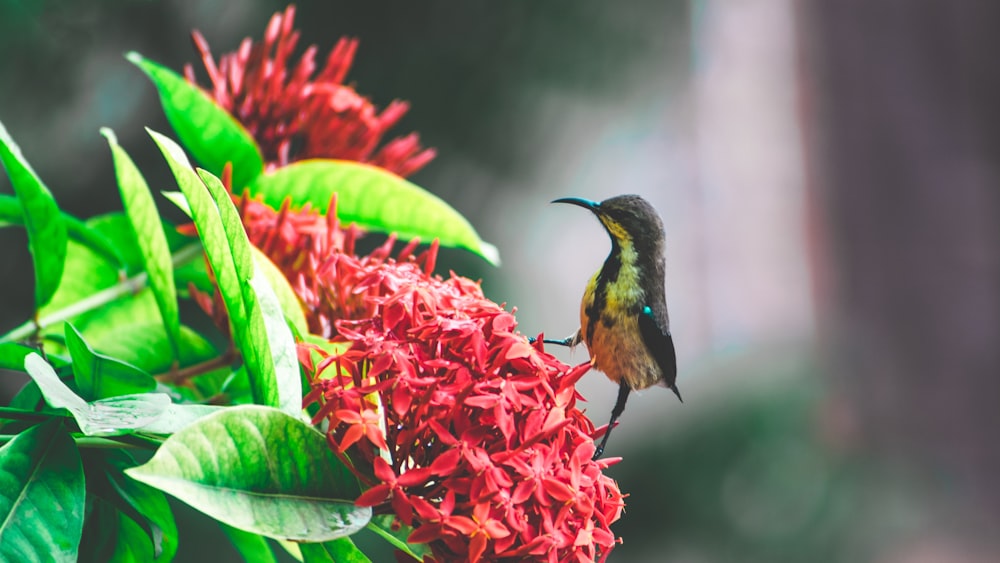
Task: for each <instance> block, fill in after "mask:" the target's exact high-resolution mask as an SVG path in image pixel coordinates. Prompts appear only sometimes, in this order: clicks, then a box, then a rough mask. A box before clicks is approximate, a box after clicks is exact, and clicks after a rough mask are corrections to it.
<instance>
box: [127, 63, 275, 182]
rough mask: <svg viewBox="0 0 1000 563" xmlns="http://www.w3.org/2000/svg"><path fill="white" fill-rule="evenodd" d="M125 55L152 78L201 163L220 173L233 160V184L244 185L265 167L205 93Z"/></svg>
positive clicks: (249, 140)
mask: <svg viewBox="0 0 1000 563" xmlns="http://www.w3.org/2000/svg"><path fill="white" fill-rule="evenodd" d="M126 58H127V59H128V60H129V61H131V62H132V63H133V64H135V65H136V66H138V67H139V68H140V69H142V71H143V72H145V73H146V76H148V77H149V79H150V80H152V81H153V85H154V86H156V90H157V91H158V92H159V94H160V102H161V103H162V104H163V113H165V114H166V116H167V120H168V121H170V125H171V126H173V128H174V132H176V133H177V136H178V137H179V138H180V139H181V142H182V143H183V144H184V146H185V147H186V148H187V149H188V150H189V151H191V154H193V155H194V157H195V159H197V160H198V162H199V163H201V165H202V166H204V167H205V168H206V169H207V170H209V171H211V172H212V173H213V174H216V175H221V174H222V169H223V168H225V166H226V163H229V162H232V163H233V185H234V186H245V185H247V184H248V183H250V181H251V180H253V179H254V178H255V177H257V175H259V174H260V173H261V172H262V171H263V170H264V158H263V157H262V156H261V154H260V149H258V148H257V144H256V143H255V142H254V140H253V137H252V136H251V135H250V133H248V132H247V130H246V129H244V128H243V126H242V125H240V123H239V122H238V121H236V119H234V118H233V116H232V115H230V114H229V112H227V111H226V110H225V109H223V108H222V107H220V106H219V105H218V104H216V103H215V101H214V100H212V99H211V98H210V97H209V96H208V94H206V93H205V92H204V91H202V90H201V89H200V88H198V86H196V85H194V84H192V83H190V82H188V81H187V80H185V79H184V77H182V76H180V75H179V74H177V73H175V72H174V71H172V70H170V69H168V68H166V67H164V66H162V65H159V64H157V63H155V62H153V61H151V60H149V59H146V58H144V57H143V56H142V55H140V54H139V53H135V52H132V53H129V54H127V55H126Z"/></svg>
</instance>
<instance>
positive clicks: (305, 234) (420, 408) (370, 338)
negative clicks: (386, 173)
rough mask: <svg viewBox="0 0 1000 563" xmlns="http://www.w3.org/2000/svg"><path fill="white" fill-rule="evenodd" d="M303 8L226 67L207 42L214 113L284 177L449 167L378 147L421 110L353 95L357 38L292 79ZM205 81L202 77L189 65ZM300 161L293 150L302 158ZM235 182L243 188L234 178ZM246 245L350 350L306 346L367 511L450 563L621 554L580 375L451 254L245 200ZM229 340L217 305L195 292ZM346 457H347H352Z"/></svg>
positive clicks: (614, 492)
mask: <svg viewBox="0 0 1000 563" xmlns="http://www.w3.org/2000/svg"><path fill="white" fill-rule="evenodd" d="M293 17H294V9H293V8H292V7H289V8H288V9H287V10H286V11H285V12H284V14H276V15H275V16H274V17H273V18H272V20H271V23H270V24H269V26H268V29H267V32H266V34H265V38H264V41H263V42H262V43H260V44H256V45H255V44H253V43H252V42H251V41H250V40H249V39H247V40H245V41H244V42H243V44H242V45H241V46H240V49H239V50H238V51H237V52H236V53H232V54H229V55H225V56H223V57H222V58H221V59H220V61H219V65H218V66H216V65H215V63H214V61H213V59H212V56H211V54H210V53H209V50H208V46H207V44H206V43H205V40H204V38H202V37H201V35H199V34H198V33H197V32H196V33H195V34H194V39H195V44H196V45H197V47H198V49H199V50H200V51H201V54H202V58H203V60H204V62H205V67H206V69H207V70H208V74H209V76H210V78H211V81H212V84H213V90H212V94H213V95H214V97H215V99H216V100H217V101H218V102H219V103H220V104H221V105H222V106H223V107H225V108H226V109H227V110H229V111H230V112H231V113H233V115H234V116H235V117H236V118H237V119H238V120H240V121H241V122H242V123H243V124H244V126H246V127H247V129H248V130H249V131H250V132H251V134H253V136H254V137H255V139H256V140H257V142H258V144H259V145H260V146H261V148H262V150H263V152H264V155H265V159H266V160H267V161H268V166H269V167H272V168H273V167H276V166H283V165H285V164H288V163H289V162H291V161H294V160H299V159H304V158H316V157H326V158H339V159H347V160H356V161H361V162H369V163H372V164H375V165H378V166H382V167H383V168H386V169H388V170H390V171H393V172H395V173H397V174H400V175H407V174H410V173H412V172H414V171H415V170H417V169H418V168H420V167H421V166H423V165H424V164H426V163H427V162H428V161H429V160H430V159H431V158H433V156H434V153H433V151H431V150H429V149H422V148H421V147H420V146H419V143H418V141H417V138H416V136H415V135H410V136H408V137H404V138H402V139H396V140H394V141H392V142H390V143H388V144H386V145H385V146H383V147H382V148H381V149H378V145H379V143H380V141H381V138H382V136H383V134H384V133H385V131H386V129H388V128H389V127H391V126H392V125H393V124H394V123H396V121H397V120H398V119H399V118H400V117H401V116H402V115H403V113H404V112H405V111H406V108H407V106H406V104H404V103H402V102H393V104H391V105H390V106H389V108H387V109H386V110H385V111H384V112H382V113H381V114H376V112H375V110H374V107H373V106H372V105H371V103H369V102H368V101H367V100H365V99H364V98H362V97H360V96H358V94H357V93H356V92H354V90H352V89H351V88H349V87H347V86H344V85H343V84H342V81H343V78H344V76H345V74H346V72H347V70H348V67H349V66H350V63H351V59H352V57H353V54H354V50H355V48H356V46H357V44H356V42H355V41H354V40H348V39H342V40H341V41H340V42H339V43H338V44H337V46H336V48H334V50H333V52H332V53H331V54H330V56H329V58H328V60H327V63H326V66H325V67H324V69H323V70H322V71H321V72H320V73H319V74H318V75H317V76H316V77H315V78H310V77H311V76H312V75H313V74H314V71H315V69H316V64H315V62H314V57H315V52H316V50H315V48H314V47H310V48H309V49H308V50H306V52H305V53H304V54H303V56H302V58H301V60H300V61H299V63H298V65H297V66H296V67H295V68H294V70H289V69H288V68H287V65H288V60H289V57H290V55H291V53H292V51H293V50H294V48H295V44H296V42H297V41H298V37H299V34H298V33H297V32H295V31H294V30H293V29H292V19H293ZM186 74H187V76H188V78H189V79H192V80H193V74H194V73H193V70H192V69H191V67H190V66H189V67H188V68H187V69H186ZM293 150H294V152H295V154H292V152H293ZM223 180H224V183H225V184H226V186H227V188H228V187H230V186H229V182H228V180H229V174H228V172H227V173H226V174H224V178H223ZM239 207H240V213H241V216H242V218H243V223H244V226H245V227H246V231H247V234H248V235H249V238H250V240H251V242H252V243H253V244H255V245H256V246H257V247H258V248H260V249H261V250H262V251H263V252H264V253H265V254H266V255H267V256H268V257H269V258H270V259H271V260H272V261H273V262H274V263H275V264H277V265H278V267H279V268H280V269H281V271H282V272H284V274H285V276H286V277H287V278H288V280H289V281H290V283H291V285H292V287H293V289H294V290H295V291H296V293H297V294H298V296H299V298H300V299H301V300H302V302H303V304H304V305H305V310H306V317H307V319H308V321H309V330H310V332H311V333H313V334H317V335H321V336H324V337H326V338H329V339H332V340H333V341H335V342H342V343H344V344H345V346H344V348H341V350H344V351H343V352H341V353H336V354H334V353H331V352H329V351H325V350H323V349H320V348H319V347H315V346H310V345H306V344H301V345H300V349H299V353H300V358H299V359H300V362H301V363H302V365H303V367H304V368H305V369H306V370H307V372H308V373H310V374H311V376H312V389H311V391H310V393H309V394H308V395H307V397H306V398H305V399H304V402H305V404H306V405H309V404H313V403H316V404H318V405H320V408H319V412H318V414H317V416H316V419H315V420H316V422H320V421H322V420H326V421H328V423H329V426H328V428H329V433H328V438H329V441H330V444H331V447H332V448H333V449H334V450H335V451H336V452H337V453H338V455H340V456H341V457H342V459H343V460H344V461H345V462H347V463H348V465H349V466H350V467H351V468H352V469H353V470H354V471H355V473H356V474H357V475H358V477H359V478H360V479H361V480H362V481H363V482H364V483H366V484H367V485H368V488H367V490H366V492H365V493H364V494H363V495H362V496H361V497H360V498H359V499H358V501H357V502H358V503H359V504H362V505H366V506H373V507H375V510H376V512H380V513H394V514H396V516H397V517H398V518H399V520H400V521H402V522H403V523H404V524H406V525H409V526H413V527H414V531H413V533H412V534H411V536H410V538H409V539H410V541H411V542H414V543H427V544H428V545H429V546H430V548H431V550H432V552H433V554H434V559H435V560H436V561H440V562H446V561H474V562H475V561H495V560H503V559H506V560H524V559H533V560H548V561H594V560H595V559H600V560H602V561H603V560H604V559H605V558H606V557H607V556H608V554H609V553H610V551H611V549H612V548H613V547H614V545H615V543H616V541H617V540H616V539H615V537H614V534H613V533H612V532H611V530H610V525H611V524H612V523H613V522H615V521H616V520H617V519H618V518H619V517H620V516H621V512H622V509H623V506H624V503H623V498H622V494H621V492H620V491H619V489H618V486H617V484H616V483H615V482H614V481H613V480H612V479H610V478H609V477H607V476H605V475H604V474H603V470H604V469H605V468H606V467H607V466H608V465H610V464H611V463H614V460H608V459H602V460H597V461H593V460H592V459H591V458H592V456H593V454H594V443H593V437H594V434H595V433H597V432H600V431H596V432H595V430H594V427H593V424H592V423H591V422H590V421H589V420H588V419H587V418H586V417H585V416H584V415H583V413H582V412H581V411H580V410H579V409H578V408H577V406H576V402H577V400H578V399H580V397H579V396H578V395H577V392H576V390H575V384H576V382H577V381H578V380H579V378H580V377H582V376H583V374H584V373H586V372H587V370H588V369H589V365H588V364H582V365H580V366H577V367H574V368H571V367H570V366H567V365H565V364H563V363H562V362H560V361H558V360H557V359H555V358H554V357H552V356H550V355H549V354H546V353H545V352H544V351H543V350H542V344H541V343H537V344H535V345H531V344H529V343H528V342H527V339H526V338H525V337H524V336H522V335H519V334H516V333H515V332H514V331H515V328H516V321H515V319H514V316H513V314H512V313H511V312H508V311H505V310H504V309H503V307H501V306H500V305H497V304H496V303H493V302H492V301H490V300H488V299H486V298H485V297H484V296H483V294H482V291H481V290H480V288H479V286H478V284H476V283H474V282H472V281H471V280H468V279H466V278H462V277H459V276H456V275H454V274H452V275H451V277H450V278H448V279H447V280H445V279H442V278H440V277H438V276H434V275H432V272H433V269H434V262H435V260H436V255H437V245H436V244H433V245H431V248H430V249H429V250H428V251H426V252H424V253H423V254H421V255H420V256H419V257H414V256H412V254H413V252H414V250H415V249H416V246H417V241H412V242H411V243H410V244H409V245H407V246H406V247H405V248H404V249H403V250H402V251H401V252H400V253H398V254H397V255H396V258H395V259H393V258H392V257H391V254H392V247H393V245H394V243H395V238H394V237H390V238H389V240H388V241H387V242H386V243H385V244H384V245H383V246H382V247H380V248H378V249H377V250H375V251H374V252H372V253H371V254H369V255H367V256H364V257H358V256H356V255H355V241H356V239H357V237H358V236H359V234H360V231H359V230H358V229H357V228H356V227H353V226H351V227H348V228H346V229H345V228H343V227H341V226H340V224H339V223H338V221H337V218H336V213H335V202H331V205H330V209H329V213H328V215H326V216H322V215H320V214H319V213H316V212H315V211H310V210H309V209H304V210H299V211H292V210H290V209H288V208H287V206H286V207H284V208H282V209H281V210H280V211H277V212H276V211H274V210H272V209H270V208H269V207H267V206H266V205H264V204H262V203H260V202H258V201H254V200H250V199H249V198H248V197H246V196H244V197H243V198H242V199H240V201H239ZM195 296H196V298H197V299H198V300H199V303H200V304H201V305H202V307H203V308H205V310H206V311H208V312H209V313H210V314H212V313H213V312H214V313H215V314H214V318H215V319H216V321H217V322H218V323H219V326H220V327H222V328H223V330H225V327H226V326H228V321H227V320H226V318H225V311H224V308H223V307H222V303H221V301H220V300H219V297H218V295H217V294H216V295H215V296H212V297H210V296H207V295H200V294H198V293H197V292H195ZM348 454H349V455H350V458H348Z"/></svg>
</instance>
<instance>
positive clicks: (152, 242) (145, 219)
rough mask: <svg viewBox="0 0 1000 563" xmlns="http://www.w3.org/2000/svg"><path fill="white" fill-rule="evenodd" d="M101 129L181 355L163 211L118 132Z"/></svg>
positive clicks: (157, 296) (151, 283) (173, 341)
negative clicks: (119, 141)
mask: <svg viewBox="0 0 1000 563" xmlns="http://www.w3.org/2000/svg"><path fill="white" fill-rule="evenodd" d="M101 133H102V134H103V135H104V136H105V137H106V138H107V139H108V144H109V145H110V146H111V153H112V154H113V155H114V161H115V174H116V175H117V176H118V189H119V190H121V194H122V203H123V204H124V205H125V213H126V216H127V217H128V220H129V223H130V224H131V225H132V231H133V232H134V233H135V241H136V243H138V245H139V250H140V253H141V255H142V264H143V266H144V268H145V270H146V273H147V274H148V275H149V286H150V288H151V289H152V292H153V297H154V298H155V299H156V305H157V307H158V308H159V309H160V315H161V316H162V317H163V324H164V326H166V329H167V336H168V338H169V341H170V345H171V348H173V351H174V355H175V356H179V355H180V339H181V335H180V332H181V320H180V312H179V311H178V309H177V291H176V289H175V288H174V270H173V266H172V265H171V263H170V262H171V260H170V247H169V246H168V245H167V237H166V236H165V235H164V234H163V226H162V224H161V222H160V214H159V213H158V212H157V211H156V203H155V202H154V201H153V194H152V193H150V191H149V186H147V185H146V180H145V179H144V178H143V177H142V174H141V173H140V172H139V169H138V168H136V166H135V163H134V162H132V158H131V157H129V155H128V153H127V152H125V149H123V148H121V146H120V145H119V144H118V140H117V138H116V137H115V134H114V133H113V132H112V131H111V130H110V129H102V130H101Z"/></svg>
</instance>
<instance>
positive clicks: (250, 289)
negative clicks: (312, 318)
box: [198, 170, 302, 415]
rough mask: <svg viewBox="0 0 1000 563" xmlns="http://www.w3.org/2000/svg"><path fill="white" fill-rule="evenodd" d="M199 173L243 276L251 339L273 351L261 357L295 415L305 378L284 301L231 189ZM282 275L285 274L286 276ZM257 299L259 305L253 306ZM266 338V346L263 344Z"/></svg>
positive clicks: (286, 407)
mask: <svg viewBox="0 0 1000 563" xmlns="http://www.w3.org/2000/svg"><path fill="white" fill-rule="evenodd" d="M198 175H199V176H200V177H201V180H202V182H204V184H205V187H206V188H208V191H209V193H210V194H211V195H212V199H214V200H215V204H216V205H217V206H218V208H219V216H220V217H221V219H222V227H223V229H224V230H225V231H226V237H227V238H228V239H229V247H230V248H231V249H232V250H233V263H234V264H235V266H236V274H237V276H239V278H240V280H241V284H240V287H241V289H242V291H243V302H244V304H246V306H247V316H248V317H249V319H248V320H249V326H248V327H247V328H248V329H249V332H250V335H251V339H252V342H253V343H254V344H255V345H256V347H258V348H259V349H260V352H261V354H264V353H269V355H270V358H267V357H264V358H261V360H260V361H261V362H263V363H272V362H273V365H274V378H275V383H276V385H277V388H278V405H277V406H278V407H279V408H281V410H283V411H285V412H287V413H289V414H293V415H294V414H296V413H298V412H301V411H302V379H301V378H300V377H299V361H298V356H297V354H296V350H295V339H294V338H293V336H292V331H291V330H290V329H289V328H288V324H287V323H286V322H285V315H284V312H283V311H282V307H281V303H280V301H279V300H278V297H277V295H276V294H275V291H274V288H273V287H271V284H270V283H269V282H268V280H267V278H266V276H265V275H264V274H263V268H262V267H261V266H260V265H259V264H258V263H257V261H256V260H255V259H254V254H253V250H254V247H253V245H252V244H250V239H248V238H247V233H246V230H245V229H244V228H243V221H242V220H241V219H240V215H239V213H238V212H237V211H236V206H235V205H234V204H233V200H232V196H231V195H230V194H229V191H227V190H226V188H225V186H223V185H222V182H221V181H219V179H218V178H216V177H215V176H212V175H211V174H209V173H208V172H206V171H204V170H198ZM279 277H280V278H284V276H279ZM244 280H249V282H247V281H244ZM286 283H287V282H286ZM289 289H290V288H289ZM254 302H256V304H257V306H251V303H254ZM264 341H266V342H267V345H266V346H264V345H261V343H262V342H264ZM271 406H274V405H271Z"/></svg>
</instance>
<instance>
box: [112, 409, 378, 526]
mask: <svg viewBox="0 0 1000 563" xmlns="http://www.w3.org/2000/svg"><path fill="white" fill-rule="evenodd" d="M126 473H127V474H128V475H129V476H130V477H132V478H134V479H137V480H139V481H142V482H144V483H146V484H148V485H151V486H153V487H156V488H158V489H160V490H162V491H164V492H166V493H168V494H171V495H173V496H175V497H177V498H179V499H180V500H182V501H184V502H186V503H188V504H190V505H191V506H193V507H194V508H196V509H198V510H201V511H202V512H204V513H206V514H208V515H209V516H211V517H213V518H215V519H217V520H219V521H221V522H224V523H226V524H228V525H230V526H234V527H236V528H239V529H241V530H244V531H247V532H252V533H255V534H261V535H264V536H267V537H273V538H281V539H290V540H296V541H311V542H316V541H329V540H332V539H337V538H340V537H346V536H349V535H351V534H353V533H354V532H356V531H358V530H359V529H361V528H363V527H364V526H365V524H367V523H368V521H369V519H370V518H371V509H369V508H367V507H356V506H354V502H353V501H352V500H350V499H353V498H355V497H356V496H357V494H358V484H357V481H356V479H355V478H354V477H353V475H352V474H351V473H350V471H349V470H348V469H347V468H346V467H344V465H343V464H342V463H341V462H340V460H338V459H337V457H336V456H335V455H334V454H333V453H332V452H331V451H330V448H329V447H328V445H327V443H326V438H325V437H324V436H323V434H321V433H320V432H318V431H316V430H315V429H314V428H312V427H311V426H309V425H308V424H306V423H304V422H302V421H300V420H298V419H297V418H295V417H292V416H291V415H288V414H286V413H284V412H282V411H280V410H277V409H274V408H268V407H261V406H257V405H246V406H239V407H230V408H227V409H225V410H223V411H221V412H219V413H216V414H213V415H210V416H208V417H205V418H204V419H202V420H200V421H198V422H196V423H194V424H192V425H190V426H188V427H186V428H184V429H183V430H181V431H179V432H177V433H176V434H174V435H173V436H171V437H170V438H168V439H167V440H166V441H165V442H164V443H163V445H162V446H160V449H159V450H157V452H156V454H155V455H154V456H153V458H152V459H151V460H149V462H148V463H146V464H145V465H141V466H139V467H136V468H133V469H129V470H127V471H126Z"/></svg>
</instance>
